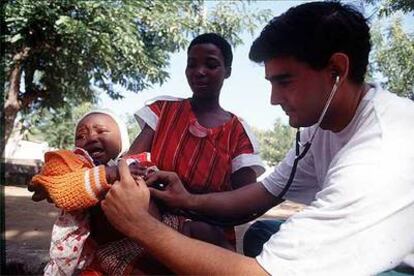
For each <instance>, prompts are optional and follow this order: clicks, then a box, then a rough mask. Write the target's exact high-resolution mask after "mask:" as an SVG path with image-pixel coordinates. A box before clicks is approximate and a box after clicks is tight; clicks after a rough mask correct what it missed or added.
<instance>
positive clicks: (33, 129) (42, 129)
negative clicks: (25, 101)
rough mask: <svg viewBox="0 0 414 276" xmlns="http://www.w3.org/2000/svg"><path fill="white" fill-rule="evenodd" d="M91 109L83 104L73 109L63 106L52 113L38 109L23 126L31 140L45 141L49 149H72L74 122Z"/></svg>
mask: <svg viewBox="0 0 414 276" xmlns="http://www.w3.org/2000/svg"><path fill="white" fill-rule="evenodd" d="M92 109H93V106H92V104H90V103H83V104H81V105H79V106H76V107H74V108H73V107H69V106H64V107H62V108H58V109H56V110H52V111H49V110H47V109H40V110H38V111H37V112H35V113H33V114H31V116H29V117H26V118H25V119H24V121H25V122H24V125H25V128H27V129H28V131H29V133H30V134H31V136H32V137H33V139H35V140H42V141H46V142H48V144H49V146H50V147H54V148H58V149H72V148H73V147H74V141H75V138H74V136H75V126H76V122H77V121H78V120H79V119H80V118H81V117H82V116H83V114H85V113H86V112H88V111H90V110H92Z"/></svg>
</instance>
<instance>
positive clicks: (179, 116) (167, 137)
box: [135, 97, 264, 193]
mask: <svg viewBox="0 0 414 276" xmlns="http://www.w3.org/2000/svg"><path fill="white" fill-rule="evenodd" d="M135 116H136V118H137V120H138V123H139V124H140V125H141V127H143V126H144V124H147V125H149V126H150V127H151V128H152V129H153V130H154V131H155V135H154V139H153V142H152V148H151V159H152V161H153V162H154V163H155V164H156V165H157V167H158V168H159V169H161V170H167V171H174V172H176V173H177V174H178V176H179V177H180V179H181V180H182V182H183V183H184V185H185V187H186V188H187V189H188V190H189V191H191V192H192V193H207V192H220V191H228V190H231V189H232V187H231V184H230V175H231V174H232V173H233V172H235V171H237V170H239V169H240V168H243V167H251V168H253V169H254V170H255V171H256V174H257V175H260V174H262V173H263V172H264V167H263V163H262V161H261V158H260V156H259V152H258V143H257V140H256V139H255V137H254V135H253V134H252V132H251V130H250V129H249V127H248V126H247V125H246V124H245V123H244V122H243V121H242V120H241V119H239V118H238V117H237V116H235V115H233V114H232V116H231V119H230V120H229V121H227V122H226V123H224V124H223V125H221V126H219V127H215V128H205V127H203V126H201V125H200V124H199V123H198V121H197V119H196V116H195V114H194V113H193V112H192V108H191V104H190V101H189V99H178V98H172V97H168V98H166V97H164V98H161V97H160V98H156V99H154V100H153V101H152V103H150V104H149V105H146V106H145V107H143V108H142V109H140V110H138V112H137V113H136V114H135Z"/></svg>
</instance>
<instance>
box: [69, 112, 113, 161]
mask: <svg viewBox="0 0 414 276" xmlns="http://www.w3.org/2000/svg"><path fill="white" fill-rule="evenodd" d="M75 135H76V136H75V146H76V147H79V148H82V149H84V150H86V151H87V152H88V153H89V155H90V156H91V157H92V159H93V160H94V161H95V162H97V163H99V164H106V163H108V161H109V160H111V159H113V158H116V157H117V156H118V154H119V153H120V151H121V133H120V131H119V128H118V125H117V124H116V122H115V121H114V120H113V119H112V118H111V117H110V116H109V115H106V114H101V113H92V114H90V115H88V116H86V117H85V118H83V119H82V120H81V121H80V122H79V124H78V127H77V128H76V134H75Z"/></svg>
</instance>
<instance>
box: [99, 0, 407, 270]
mask: <svg viewBox="0 0 414 276" xmlns="http://www.w3.org/2000/svg"><path fill="white" fill-rule="evenodd" d="M369 40H370V39H369V27H368V26H367V24H366V20H365V18H364V17H363V16H362V15H361V14H360V13H359V12H358V11H356V10H354V9H353V8H351V7H349V6H346V5H342V4H340V3H337V2H314V3H306V4H303V5H300V6H297V7H295V8H292V9H290V10H288V11H287V12H286V13H284V14H282V15H281V16H279V17H276V18H274V19H273V20H272V21H270V23H269V24H268V25H267V26H266V27H265V28H264V29H263V31H262V33H261V34H260V36H259V38H257V39H256V41H255V42H254V43H253V45H252V47H251V50H250V58H251V59H252V60H253V61H255V62H264V65H265V75H266V79H268V80H269V81H270V83H271V85H272V96H271V102H272V104H274V105H277V104H280V105H281V106H282V108H283V110H284V111H285V112H286V113H287V115H288V116H289V124H290V125H291V126H293V127H296V128H299V127H304V129H303V131H302V132H301V134H300V135H298V138H300V140H301V143H297V146H296V147H297V150H298V151H297V150H296V149H295V148H294V149H292V150H291V151H290V152H289V153H288V154H287V156H286V158H285V159H284V160H283V161H282V162H281V164H280V165H279V166H277V167H276V168H275V171H274V172H273V173H272V174H271V175H270V176H268V177H267V178H266V179H264V180H263V181H262V182H259V183H254V184H251V185H247V186H245V187H243V188H241V189H238V190H235V191H231V192H223V193H217V194H214V193H212V194H204V195H194V194H190V193H188V192H187V191H186V190H185V188H184V187H183V185H182V183H181V181H180V180H179V179H178V177H177V176H176V175H175V174H174V173H170V172H158V173H156V174H155V175H153V176H152V177H151V178H150V179H148V180H147V185H149V186H151V185H152V184H154V183H164V184H167V186H166V188H165V190H163V191H161V190H156V189H153V188H150V189H149V190H148V188H147V187H145V185H143V182H140V184H138V185H136V184H135V182H134V181H133V179H132V178H131V177H130V175H129V173H128V172H127V168H126V165H125V163H121V167H120V171H121V176H122V177H121V181H120V182H119V183H117V184H115V185H114V187H113V188H112V189H111V191H110V192H109V193H108V194H107V196H106V199H105V200H104V201H103V202H102V208H103V210H104V212H105V213H106V215H107V217H108V219H109V220H110V221H111V223H112V224H113V225H114V226H115V227H116V228H118V229H119V230H120V231H121V232H123V233H124V234H125V235H127V236H129V237H130V238H132V239H135V240H136V241H138V242H140V243H141V244H142V245H143V246H144V247H146V248H147V249H148V251H149V252H151V254H152V255H153V256H154V257H156V258H158V259H159V260H160V261H161V262H163V263H164V264H165V265H167V266H168V267H169V268H170V269H172V270H173V271H175V272H176V273H178V274H182V273H191V274H238V275H240V274H247V275H255V274H267V273H268V274H274V275H372V274H377V273H380V272H382V271H386V270H389V269H391V268H393V267H395V266H397V265H398V264H399V263H401V262H402V261H403V259H404V257H405V256H407V255H408V254H410V252H413V250H414V230H413V229H414V219H413V218H414V174H413V173H412V170H413V168H414V147H413V146H412V145H411V143H410V142H411V141H414V130H413V128H412V126H413V122H414V103H413V102H411V101H409V100H407V99H402V98H399V97H397V96H396V95H394V94H391V93H389V92H386V91H384V90H382V89H381V88H380V87H379V86H378V85H371V84H367V83H364V75H365V73H366V68H367V64H368V55H369V51H370V47H371V45H370V41H369ZM301 144H303V145H304V146H300V145H301ZM310 144H312V145H311V146H310ZM295 153H296V155H297V156H299V157H300V158H296V159H297V160H295ZM299 159H300V160H299ZM295 171H296V173H295ZM289 186H290V187H289ZM285 187H286V189H284V188H285ZM148 191H151V195H152V196H154V197H156V198H158V199H160V200H162V201H164V202H165V203H166V204H167V205H169V206H171V207H176V208H179V209H184V210H191V211H193V212H198V213H199V214H203V215H205V216H213V215H214V216H216V217H219V218H221V219H229V220H233V219H241V218H244V217H248V216H251V217H254V216H257V215H259V214H261V213H263V212H265V211H266V210H268V209H270V208H271V207H273V206H275V205H277V204H279V203H280V202H282V201H283V199H291V200H293V201H296V202H301V203H305V204H308V205H309V206H308V207H307V208H305V209H304V210H303V211H302V212H300V213H298V214H296V215H294V216H292V217H291V218H290V219H289V220H288V221H287V222H285V223H284V224H283V225H282V227H281V228H280V230H279V231H278V232H277V233H276V234H275V235H273V236H272V237H270V239H269V241H267V242H266V243H265V244H264V246H263V250H262V251H261V252H260V254H259V255H258V256H257V257H256V258H255V259H254V258H251V257H246V256H241V255H237V254H235V253H233V252H229V251H226V250H224V249H221V248H217V247H215V246H212V245H208V244H205V243H203V242H200V241H195V240H191V239H189V238H187V237H184V236H182V235H180V234H178V233H177V232H175V231H174V230H172V229H170V228H168V227H166V226H164V225H162V224H161V223H160V222H158V221H156V220H155V219H153V218H151V216H150V215H148V213H147V211H146V210H147V208H148V198H149V193H148ZM263 242H264V241H263ZM260 248H261V247H260ZM253 251H254V250H253ZM257 253H258V252H257ZM252 255H255V254H253V253H252Z"/></svg>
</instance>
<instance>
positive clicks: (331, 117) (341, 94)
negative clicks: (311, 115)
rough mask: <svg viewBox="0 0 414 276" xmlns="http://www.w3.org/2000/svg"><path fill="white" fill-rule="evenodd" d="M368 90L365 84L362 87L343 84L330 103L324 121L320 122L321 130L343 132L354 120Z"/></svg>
mask: <svg viewBox="0 0 414 276" xmlns="http://www.w3.org/2000/svg"><path fill="white" fill-rule="evenodd" d="M368 88H369V85H368V84H365V83H363V84H362V85H355V84H351V83H349V82H348V83H344V84H343V86H342V87H341V88H340V90H338V93H337V95H336V96H335V98H334V100H333V101H332V106H331V107H330V108H329V109H328V111H327V113H326V120H324V121H323V122H322V124H321V128H323V129H328V130H331V131H333V132H339V131H341V130H343V129H344V128H345V127H346V126H347V125H348V124H349V123H350V122H351V121H352V119H353V118H354V116H355V113H356V111H357V109H358V106H359V104H360V102H361V100H362V98H363V97H364V96H365V94H366V92H367V91H368Z"/></svg>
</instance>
